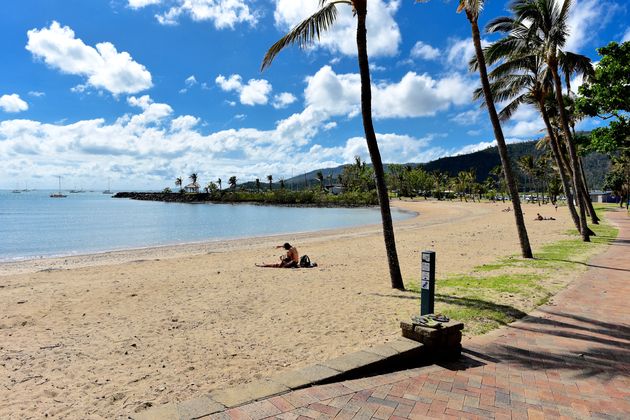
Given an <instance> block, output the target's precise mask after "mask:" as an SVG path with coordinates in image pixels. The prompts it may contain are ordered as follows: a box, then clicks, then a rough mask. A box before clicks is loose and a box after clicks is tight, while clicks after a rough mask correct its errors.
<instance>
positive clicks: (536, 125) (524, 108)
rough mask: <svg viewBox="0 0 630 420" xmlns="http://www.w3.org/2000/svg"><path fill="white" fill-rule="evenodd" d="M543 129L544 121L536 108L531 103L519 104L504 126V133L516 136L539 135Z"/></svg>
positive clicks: (529, 136)
mask: <svg viewBox="0 0 630 420" xmlns="http://www.w3.org/2000/svg"><path fill="white" fill-rule="evenodd" d="M544 131H545V123H544V122H543V120H542V118H541V116H540V114H539V112H538V111H537V110H536V108H534V107H533V106H531V105H521V106H520V107H519V108H518V110H517V111H516V112H515V113H514V114H513V115H512V118H511V119H510V124H509V125H508V126H507V127H506V128H505V133H506V135H508V136H512V137H518V138H523V137H528V138H531V137H539V136H540V135H541V134H542V133H543V132H544Z"/></svg>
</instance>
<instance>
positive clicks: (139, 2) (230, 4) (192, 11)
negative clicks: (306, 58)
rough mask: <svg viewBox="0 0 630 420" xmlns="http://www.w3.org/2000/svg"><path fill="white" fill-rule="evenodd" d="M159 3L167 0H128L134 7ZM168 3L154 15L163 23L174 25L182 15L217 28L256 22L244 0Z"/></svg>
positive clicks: (176, 0) (253, 13) (203, 0)
mask: <svg viewBox="0 0 630 420" xmlns="http://www.w3.org/2000/svg"><path fill="white" fill-rule="evenodd" d="M132 3H134V4H135V7H134V5H132ZM161 3H167V2H161V1H160V0H129V6H130V7H132V8H136V9H137V8H140V7H144V6H148V5H150V4H161ZM168 4H169V5H171V6H170V7H169V8H168V9H167V10H165V11H163V12H161V13H158V14H156V15H155V18H156V19H157V20H158V22H160V23H161V24H163V25H176V24H178V23H179V20H180V19H181V17H182V16H188V17H190V18H191V19H192V20H193V21H195V22H202V21H210V22H212V23H213V24H214V26H215V28H217V29H226V28H229V29H233V28H234V26H236V25H237V24H239V23H248V24H250V25H255V24H256V23H257V22H258V13H256V12H255V11H252V10H251V9H250V8H249V6H248V5H247V1H245V0H172V1H169V2H168Z"/></svg>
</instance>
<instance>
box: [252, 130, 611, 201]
mask: <svg viewBox="0 0 630 420" xmlns="http://www.w3.org/2000/svg"><path fill="white" fill-rule="evenodd" d="M536 142H537V141H535V140H534V141H528V142H522V143H513V144H509V145H508V153H509V154H510V158H511V159H512V162H513V165H514V162H516V161H517V160H518V159H519V158H520V157H521V156H524V155H533V156H535V157H539V156H540V155H541V154H542V151H540V150H538V149H536ZM583 160H584V171H585V172H586V178H587V181H588V186H589V188H590V189H592V190H596V189H601V188H602V186H603V184H604V177H605V176H606V173H607V172H608V170H609V168H610V159H609V158H608V157H607V156H606V155H602V154H600V153H591V154H589V155H587V156H585V157H584V158H583ZM500 164H501V160H500V158H499V152H498V150H497V147H496V146H494V147H490V148H487V149H485V150H480V151H478V152H473V153H467V154H464V155H458V156H449V157H444V158H440V159H437V160H434V161H431V162H427V163H408V165H411V166H414V167H416V166H422V167H424V168H425V170H426V171H427V172H433V171H440V172H446V173H448V174H449V175H450V176H455V175H457V173H458V172H461V171H468V170H470V169H474V170H475V173H476V175H477V181H478V182H482V181H484V180H485V179H486V178H487V177H488V176H489V173H490V171H491V170H492V168H494V167H495V166H498V165H500ZM343 167H344V166H343V165H342V166H338V167H335V168H324V169H318V170H315V171H311V172H307V173H305V174H302V175H298V176H295V177H293V178H289V179H287V180H285V186H286V188H288V189H290V188H291V186H293V188H294V189H301V188H304V185H306V184H308V185H309V186H316V185H318V184H319V182H318V181H317V177H316V174H317V172H318V171H320V170H321V171H322V173H323V174H324V177H325V179H326V180H328V177H331V178H332V179H333V182H336V181H337V177H338V175H339V174H341V173H342V171H343ZM385 170H386V171H387V164H385ZM515 173H516V174H517V176H518V177H521V178H524V176H523V174H521V172H520V171H519V170H518V169H515ZM523 181H524V179H520V184H521V185H523ZM249 184H250V183H247V185H249ZM263 184H264V183H263ZM265 187H268V184H267V185H266V186H265ZM274 188H278V184H277V183H274Z"/></svg>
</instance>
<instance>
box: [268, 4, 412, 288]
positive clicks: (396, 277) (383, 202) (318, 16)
mask: <svg viewBox="0 0 630 420" xmlns="http://www.w3.org/2000/svg"><path fill="white" fill-rule="evenodd" d="M337 4H346V5H349V6H351V7H352V11H353V13H354V16H355V17H356V18H357V30H356V42H357V56H358V62H359V74H360V77H361V116H362V119H363V130H364V132H365V140H366V142H367V147H368V151H369V153H370V158H371V160H372V165H373V167H374V174H375V178H376V192H377V195H378V201H379V205H380V209H381V219H382V223H383V237H384V240H385V250H386V252H387V262H388V265H389V275H390V279H391V285H392V287H393V288H395V289H400V290H404V288H405V286H404V283H403V280H402V275H401V273H400V265H399V263H398V253H397V252H396V240H395V237H394V225H393V223H392V214H391V210H390V207H389V196H388V194H387V186H386V184H385V171H384V170H383V162H382V161H381V153H380V151H379V149H378V143H377V141H376V133H375V131H374V125H373V123H372V87H371V81H370V65H369V60H368V54H367V28H366V18H367V0H336V1H328V0H319V6H320V9H319V10H318V11H317V12H315V13H314V14H313V15H312V16H310V17H308V18H306V19H305V20H304V21H303V22H302V23H300V24H299V25H297V26H296V27H295V28H293V29H292V30H291V31H290V32H289V33H288V34H286V35H285V36H284V37H282V38H281V39H280V40H279V41H278V42H276V43H275V44H274V45H273V46H272V47H271V48H269V50H268V51H267V54H266V55H265V58H264V59H263V62H262V69H263V70H264V69H265V68H266V67H268V66H269V65H271V62H272V61H273V59H274V58H275V57H276V55H277V54H278V53H279V52H280V51H281V50H282V49H284V48H285V47H287V46H289V45H292V44H296V43H297V44H298V45H300V46H301V47H306V46H308V45H311V44H312V43H313V42H314V41H315V39H319V35H320V33H321V32H323V31H326V30H328V29H329V28H330V27H331V26H332V25H333V24H334V22H335V19H336V17H337Z"/></svg>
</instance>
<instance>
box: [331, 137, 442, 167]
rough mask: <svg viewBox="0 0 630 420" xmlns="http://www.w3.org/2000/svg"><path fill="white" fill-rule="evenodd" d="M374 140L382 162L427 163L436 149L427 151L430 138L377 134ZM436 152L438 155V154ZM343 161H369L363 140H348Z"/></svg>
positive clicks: (361, 138) (355, 138) (358, 138)
mask: <svg viewBox="0 0 630 420" xmlns="http://www.w3.org/2000/svg"><path fill="white" fill-rule="evenodd" d="M376 139H377V141H378V146H379V149H380V152H381V157H382V159H383V162H388V163H407V162H427V161H428V160H430V159H432V158H433V156H434V155H435V154H436V150H437V149H428V146H429V144H430V142H431V140H432V139H433V137H432V136H427V137H424V138H415V137H412V136H407V135H400V134H393V133H387V134H377V135H376ZM440 153H441V151H440V152H438V154H440ZM341 154H342V156H343V158H344V161H346V162H351V161H352V160H353V159H354V157H355V156H361V158H362V159H363V160H365V161H367V162H369V161H370V154H369V152H368V149H367V144H366V142H365V138H363V137H353V138H351V139H348V141H347V142H346V144H345V146H344V147H343V150H342V152H341Z"/></svg>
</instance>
